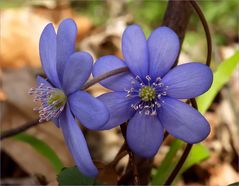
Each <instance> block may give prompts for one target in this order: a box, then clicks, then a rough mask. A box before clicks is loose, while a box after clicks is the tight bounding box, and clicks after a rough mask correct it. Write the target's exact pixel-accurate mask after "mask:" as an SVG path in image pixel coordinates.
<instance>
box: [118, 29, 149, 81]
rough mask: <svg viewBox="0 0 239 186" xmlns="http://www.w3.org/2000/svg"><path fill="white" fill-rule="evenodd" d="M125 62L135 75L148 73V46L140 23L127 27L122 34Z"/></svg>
mask: <svg viewBox="0 0 239 186" xmlns="http://www.w3.org/2000/svg"><path fill="white" fill-rule="evenodd" d="M122 52H123V55H124V58H125V62H126V64H127V65H128V67H129V68H130V70H131V72H132V73H133V74H134V75H135V76H137V75H138V76H140V77H141V78H145V76H146V75H148V48H147V41H146V38H145V35H144V32H143V31H142V29H141V28H140V27H139V26H138V25H131V26H128V27H127V28H126V30H125V31H124V33H123V36H122Z"/></svg>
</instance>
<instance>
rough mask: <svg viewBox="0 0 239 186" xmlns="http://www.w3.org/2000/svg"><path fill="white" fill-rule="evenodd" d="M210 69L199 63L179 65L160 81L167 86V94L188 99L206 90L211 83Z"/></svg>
mask: <svg viewBox="0 0 239 186" xmlns="http://www.w3.org/2000/svg"><path fill="white" fill-rule="evenodd" d="M212 81H213V75H212V71H211V69H210V68H209V67H208V66H206V65H204V64H201V63H187V64H183V65H179V66H177V67H175V68H174V69H172V70H171V71H169V73H167V74H166V75H165V76H164V78H163V80H162V82H163V83H164V84H165V85H166V86H168V90H167V95H168V96H170V97H173V98H177V99H188V98H193V97H196V96H199V95H201V94H203V93H204V92H206V91H207V90H208V89H209V88H210V87H211V84H212Z"/></svg>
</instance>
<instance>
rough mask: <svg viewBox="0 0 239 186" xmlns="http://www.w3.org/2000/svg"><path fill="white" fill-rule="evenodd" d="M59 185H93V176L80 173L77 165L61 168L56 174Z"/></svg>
mask: <svg viewBox="0 0 239 186" xmlns="http://www.w3.org/2000/svg"><path fill="white" fill-rule="evenodd" d="M57 181H58V183H59V185H94V183H95V178H94V177H87V176H85V175H83V174H82V173H80V171H79V170H78V168H77V167H68V168H63V169H62V171H61V172H60V174H59V175H58V176H57Z"/></svg>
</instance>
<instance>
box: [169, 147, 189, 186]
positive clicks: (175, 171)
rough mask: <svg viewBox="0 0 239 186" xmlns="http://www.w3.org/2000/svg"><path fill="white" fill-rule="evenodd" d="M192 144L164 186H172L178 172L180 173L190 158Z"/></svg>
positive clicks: (186, 149)
mask: <svg viewBox="0 0 239 186" xmlns="http://www.w3.org/2000/svg"><path fill="white" fill-rule="evenodd" d="M192 146H193V145H192V144H189V143H188V144H187V146H186V148H185V150H184V152H183V154H182V156H181V158H180V160H179V162H178V164H177V165H176V167H175V168H174V170H173V172H172V173H171V174H170V176H169V177H168V179H167V180H166V182H165V183H164V185H171V184H172V182H173V180H174V178H175V177H176V176H177V174H178V172H179V171H180V169H181V167H182V166H183V164H184V162H185V160H186V159H187V157H188V154H189V152H190V150H191V148H192Z"/></svg>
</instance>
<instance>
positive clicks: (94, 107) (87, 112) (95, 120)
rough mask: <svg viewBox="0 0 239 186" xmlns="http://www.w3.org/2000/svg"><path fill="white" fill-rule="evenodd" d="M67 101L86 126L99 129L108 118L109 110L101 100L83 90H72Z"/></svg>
mask: <svg viewBox="0 0 239 186" xmlns="http://www.w3.org/2000/svg"><path fill="white" fill-rule="evenodd" d="M68 101H69V104H70V107H71V111H72V112H73V114H74V115H75V116H76V118H77V119H78V120H79V121H80V123H81V124H82V125H84V126H85V127H86V128H89V129H92V130H96V129H99V128H101V127H102V126H103V125H104V124H105V123H106V122H107V121H108V119H109V112H108V110H107V108H106V106H105V105H104V104H103V102H101V101H100V100H98V99H96V98H95V97H93V96H91V95H90V94H88V93H86V92H84V91H77V92H74V93H73V94H72V95H70V96H69V97H68Z"/></svg>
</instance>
